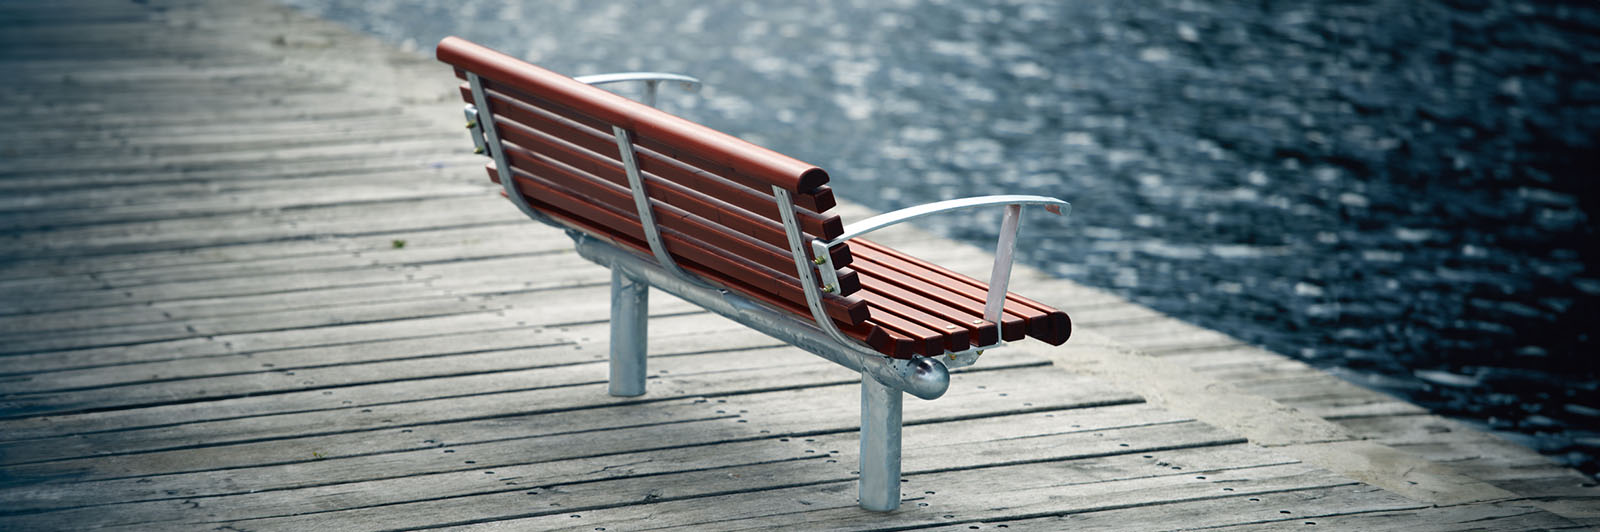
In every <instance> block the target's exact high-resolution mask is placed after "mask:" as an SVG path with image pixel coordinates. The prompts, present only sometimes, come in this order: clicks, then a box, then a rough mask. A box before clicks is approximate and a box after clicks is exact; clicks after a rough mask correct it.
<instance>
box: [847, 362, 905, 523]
mask: <svg viewBox="0 0 1600 532" xmlns="http://www.w3.org/2000/svg"><path fill="white" fill-rule="evenodd" d="M900 399H901V395H900V390H897V389H894V388H891V387H889V386H885V385H883V383H880V382H878V381H877V379H874V378H872V377H870V376H867V375H862V376H861V482H860V484H859V486H858V494H857V495H858V496H859V497H860V499H861V507H862V508H864V509H867V510H872V511H874V512H887V511H891V510H894V509H895V508H899V507H900Z"/></svg>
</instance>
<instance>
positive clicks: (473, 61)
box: [437, 37, 867, 328]
mask: <svg viewBox="0 0 1600 532" xmlns="http://www.w3.org/2000/svg"><path fill="white" fill-rule="evenodd" d="M437 54H438V58H439V60H440V61H443V62H445V63H448V64H450V65H452V66H454V67H455V68H456V75H457V77H460V78H461V79H463V80H465V79H467V73H468V72H471V73H473V74H476V75H477V76H478V77H479V78H480V80H481V83H482V84H483V88H484V94H485V99H486V100H487V101H483V102H479V101H474V98H473V91H472V89H471V87H470V86H469V85H468V84H466V83H463V84H462V85H461V94H462V97H463V99H464V100H465V101H466V102H468V103H471V104H473V105H474V106H476V107H477V109H478V112H479V113H491V114H492V117H493V120H492V121H493V123H494V125H495V132H496V133H498V138H499V139H500V141H501V142H500V146H499V148H500V149H502V150H503V154H504V157H505V161H506V164H507V165H508V166H510V167H511V169H510V172H511V175H513V176H514V177H515V179H516V181H515V183H516V185H517V190H519V191H520V192H521V193H522V194H523V195H524V197H525V198H526V199H527V201H528V203H529V206H531V207H533V208H535V209H537V210H539V211H540V212H542V213H544V214H547V215H549V216H551V217H553V218H555V219H557V220H558V221H561V222H563V223H565V224H567V225H570V226H572V227H574V228H577V229H580V230H582V231H585V232H588V233H590V234H592V235H595V236H598V237H602V238H606V239H609V240H611V241H613V242H615V243H617V244H619V245H623V246H626V247H631V248H633V249H635V250H639V251H642V252H643V253H644V254H647V255H648V254H649V253H650V248H649V245H648V243H647V240H646V235H645V231H644V227H643V226H642V225H641V222H640V217H639V214H638V212H637V208H636V207H635V203H634V198H633V192H632V190H631V189H630V188H629V181H628V177H627V174H626V172H625V170H624V166H623V162H622V157H621V151H620V149H619V147H618V142H617V140H616V136H615V134H614V133H613V128H614V127H615V128H621V129H623V130H625V131H626V132H627V133H628V134H629V136H630V137H631V139H632V142H633V146H634V157H635V160H636V161H637V164H638V167H639V170H640V177H641V178H642V180H643V183H644V188H645V189H646V191H647V192H648V195H649V202H650V205H651V209H652V211H653V213H654V218H655V222H656V224H657V226H658V228H659V231H660V236H661V240H662V242H663V244H664V246H665V247H666V249H667V250H668V252H669V253H670V254H671V255H672V259H673V260H674V261H675V262H677V264H678V266H679V267H681V268H682V269H684V270H686V271H688V272H690V273H693V274H695V275H699V276H700V277H702V278H705V279H707V280H710V281H713V282H715V283H717V284H721V285H723V286H726V287H728V288H729V289H732V290H735V291H737V292H740V293H742V294H744V295H746V296H748V297H751V298H753V299H756V300H759V301H762V302H765V303H767V304H770V305H775V306H779V307H783V308H787V309H789V310H791V311H793V312H795V313H796V314H799V315H802V316H809V314H810V313H809V311H807V310H806V303H805V301H806V300H805V295H804V293H803V292H802V291H801V287H800V286H801V285H800V281H799V279H798V277H797V276H796V272H795V262H794V258H793V255H792V254H791V253H790V251H789V243H788V240H787V236H786V234H785V232H784V226H783V223H782V221H781V218H780V215H779V212H778V208H777V203H776V202H775V200H774V194H773V191H772V188H773V187H779V188H782V189H784V190H786V191H788V192H789V195H790V196H791V197H792V198H793V204H794V207H795V209H796V211H795V212H796V215H797V221H798V222H799V225H800V227H801V229H802V230H803V231H804V233H805V234H806V238H807V239H810V238H821V239H824V240H831V239H833V238H834V237H837V236H838V235H839V234H841V233H842V232H843V223H842V222H841V221H840V220H839V217H838V216H837V215H831V214H828V211H829V210H830V209H832V208H833V207H834V205H835V201H834V198H833V191H832V189H830V188H829V187H828V186H827V182H828V174H827V172H824V171H823V170H822V169H820V168H817V167H816V166H813V165H810V164H807V163H804V162H801V161H798V160H795V159H793V158H790V157H787V156H785V155H782V154H779V153H777V152H774V151H772V150H768V149H766V148H762V147H760V146H756V145H754V144H751V143H749V142H745V141H743V140H740V139H738V138H735V137H733V136H731V135H727V134H724V133H721V132H718V131H716V130H713V129H711V128H708V127H705V126H702V125H699V124H696V123H694V122H690V121H688V120H684V119H682V118H679V117H677V116H673V115H671V114H668V113H666V112H663V111H660V110H658V109H655V108H652V107H650V106H647V105H644V104H641V103H638V102H635V101H633V100H629V99H627V98H623V97H621V96H618V95H616V94H613V93H611V92H608V91H606V90H604V89H600V88H596V87H592V86H589V85H586V84H584V83H581V82H578V81H576V80H574V79H572V78H570V77H567V76H563V75H561V74H556V73H554V72H550V71H548V70H545V69H542V68H539V67H536V66H534V65H531V64H528V63H526V62H523V61H520V60H518V59H516V58H513V57H510V56H507V55H505V54H502V53H499V52H496V51H494V50H491V49H489V48H485V47H483V46H480V45H477V44H474V43H471V42H468V41H465V40H462V39H459V38H454V37H451V38H447V39H445V40H444V41H443V42H441V43H439V47H438V52H437ZM491 149H493V147H491ZM501 170H502V169H500V168H496V167H495V165H494V164H493V163H490V165H489V173H490V176H491V178H492V179H495V180H496V181H497V182H498V181H499V180H500V179H505V178H506V175H505V174H504V173H503V172H502V171H501ZM830 260H832V261H834V264H835V265H836V267H838V268H839V286H836V287H833V289H834V290H833V292H832V293H829V294H825V295H824V306H825V308H826V309H827V312H828V314H829V315H830V316H832V317H833V318H834V319H835V320H837V321H838V322H839V323H840V325H842V326H845V327H847V328H848V327H854V326H858V325H861V324H862V323H863V322H864V321H865V320H866V319H867V305H866V303H865V302H864V301H862V300H861V299H860V298H858V297H854V296H852V295H851V294H852V293H853V292H855V291H856V290H857V289H858V288H859V286H860V282H859V280H858V277H857V275H856V274H855V272H853V271H851V270H850V268H849V267H848V264H849V262H850V260H851V257H850V250H849V247H848V246H847V245H840V246H836V247H835V248H834V249H833V252H832V255H831V257H830Z"/></svg>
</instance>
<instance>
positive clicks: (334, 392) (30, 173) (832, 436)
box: [0, 0, 1573, 530]
mask: <svg viewBox="0 0 1600 532" xmlns="http://www.w3.org/2000/svg"><path fill="white" fill-rule="evenodd" d="M156 7H165V8H167V9H166V10H165V11H156V10H154V9H153V8H152V7H150V6H148V5H142V4H140V3H131V2H127V3H115V2H91V1H76V0H75V1H73V2H70V5H67V6H62V5H59V4H52V5H51V6H49V7H45V6H38V5H33V4H26V3H0V27H3V28H4V31H0V64H3V66H4V68H5V69H6V71H8V72H9V73H11V75H9V76H8V77H7V78H6V79H5V80H4V81H0V101H4V102H5V106H4V108H3V109H0V113H3V114H4V115H5V117H6V118H7V120H6V121H5V123H6V124H7V125H6V127H5V128H4V129H0V140H3V142H0V145H3V147H0V150H3V152H0V161H4V162H3V166H0V191H3V192H0V227H3V228H4V238H3V239H0V361H3V362H0V528H4V529H14V530H32V529H81V528H86V527H90V526H120V527H126V528H137V529H155V530H172V529H214V528H222V527H233V528H234V529H240V530H266V529H274V530H306V529H323V528H338V529H374V530H391V529H416V528H444V527H452V526H462V527H466V528H496V527H498V528H505V529H519V530H521V529H532V530H543V529H555V528H571V529H575V530H633V529H642V528H672V527H681V528H685V529H693V530H706V529H736V528H804V529H881V528H895V529H910V528H918V529H921V528H929V529H935V530H970V529H982V530H990V529H998V528H1014V529H1060V528H1067V527H1073V528H1088V529H1127V530H1155V529H1175V528H1200V527H1236V528H1239V529H1252V530H1253V529H1269V528H1280V527H1287V528H1294V527H1305V526H1311V524H1312V523H1315V524H1316V525H1323V526H1326V525H1335V526H1343V527H1346V528H1351V529H1378V528H1381V529H1398V528H1429V527H1438V528H1453V527H1467V526H1471V527H1477V526H1483V527H1490V528H1495V529H1502V528H1503V529H1522V528H1539V527H1549V528H1559V527H1566V526H1573V525H1572V523H1571V522H1570V521H1568V520H1566V519H1564V518H1562V517H1559V516H1556V515H1554V514H1550V513H1545V512H1542V511H1539V510H1537V509H1534V508H1530V507H1527V506H1526V505H1522V504H1517V503H1516V501H1500V502H1495V501H1490V502H1487V503H1476V504H1468V505H1460V506H1453V507H1434V505H1433V504H1431V503H1427V502H1419V501H1418V500H1415V499H1413V498H1409V497H1406V496H1402V495H1398V494H1395V493H1393V492H1390V491H1386V490H1384V489H1380V488H1377V487H1374V486H1372V485H1369V484H1366V483H1362V482H1358V481H1355V480H1351V479H1350V478H1348V477H1346V476H1343V475H1341V474H1338V473H1334V472H1330V471H1328V470H1327V469H1325V468H1323V467H1320V466H1318V465H1314V464H1310V463H1306V462H1304V461H1301V460H1298V459H1296V458H1293V457H1290V456H1287V455H1284V454H1280V453H1279V452H1277V451H1274V450H1271V449H1266V448H1263V447H1260V446H1257V445H1254V444H1251V443H1248V442H1247V441H1246V438H1245V437H1243V436H1241V435H1239V434H1236V433H1234V432H1232V431H1229V430H1224V429H1221V428H1217V427H1216V426H1214V425H1213V424H1208V423H1205V422H1201V421H1197V420H1196V419H1194V417H1193V416H1190V415H1185V414H1182V413H1178V412H1175V411H1174V410H1173V409H1171V408H1166V407H1163V406H1161V405H1156V404H1151V403H1148V402H1146V401H1145V399H1144V398H1142V397H1141V396H1140V395H1139V394H1136V393H1132V392H1130V391H1127V390H1124V389H1122V387H1119V386H1118V385H1116V384H1115V383H1113V382H1109V381H1107V380H1105V379H1102V378H1096V377H1092V376H1085V375H1082V374H1077V373H1069V372H1066V371H1061V370H1060V369H1058V368H1055V367H1052V366H1053V363H1052V358H1053V357H1052V356H1049V355H1048V353H1045V352H1043V351H1041V350H1040V349H1017V350H1002V351H1000V352H997V353H994V354H991V355H987V356H985V357H984V360H982V361H981V362H980V363H979V364H978V365H977V366H976V367H975V368H973V369H971V370H968V371H960V372H957V374H956V375H954V377H953V379H952V381H953V384H952V386H951V390H950V392H949V393H948V394H947V395H946V396H945V397H944V398H942V399H940V400H938V401H934V402H925V401H920V400H915V399H910V400H908V401H907V402H906V405H905V419H906V425H907V426H906V428H905V434H904V440H905V460H906V461H905V472H906V475H905V482H904V484H903V488H904V489H903V497H904V506H903V507H902V509H901V510H899V511H897V512H894V513H891V514H875V513H870V512H865V511H862V510H860V509H858V508H857V507H856V501H855V472H854V471H853V469H854V467H855V464H856V459H857V457H856V454H855V453H856V447H855V445H856V430H857V427H856V422H857V420H858V418H857V416H856V411H857V410H856V409H857V408H858V401H859V398H858V396H857V391H858V382H859V381H858V377H857V376H856V374H855V373H853V372H850V371H848V370H844V369H841V368H839V367H837V366H834V365H832V364H830V363H827V362H825V361H822V360H820V359H817V358H815V357H813V356H810V355H807V354H804V353H802V352H799V351H798V350H795V349H792V348H788V347H785V346H782V345H779V344H778V343H777V342H776V341H774V340H771V339H769V338H767V337H764V336H761V335H760V334H758V333H754V332H751V331H749V330H747V329H744V328H743V327H741V326H738V325H736V324H734V323H731V322H729V321H727V320H724V319H722V318H718V317H716V316H713V315H710V314H707V313H705V312H704V311H701V310H700V309H698V308H695V307H693V306H691V305H688V304H685V303H683V302H681V301H677V300H675V299H673V298H671V297H666V296H664V295H663V296H658V297H655V298H652V301H651V304H652V306H651V309H650V315H651V331H652V333H651V335H652V336H651V358H652V360H651V375H650V378H649V381H648V385H647V388H648V393H647V394H646V395H645V396H643V397H639V398H613V397H609V396H608V395H607V394H606V392H605V388H606V384H605V379H606V365H605V362H604V360H605V353H606V352H607V345H606V342H607V334H606V330H607V329H606V328H607V322H606V320H607V317H608V304H609V299H608V297H607V290H608V280H609V277H608V273H607V272H606V270H604V269H602V268H599V267H596V266H593V265H591V264H589V263H588V262H587V261H584V260H582V259H580V258H579V257H577V256H576V255H575V254H574V253H573V252H572V250H571V243H570V241H569V240H567V239H566V237H565V236H563V235H561V234H559V233H558V232H556V231H554V230H551V229H548V228H545V227H542V226H539V225H537V224H534V223H532V222H529V221H526V220H525V219H524V218H522V216H521V215H520V214H518V213H517V212H516V211H515V209H513V208H510V206H509V205H507V204H506V203H505V202H504V200H503V199H501V198H499V197H498V196H497V195H495V194H494V193H493V189H492V188H491V185H489V184H488V183H486V182H482V181H483V179H482V177H481V167H480V166H479V165H480V162H479V159H478V158H476V157H474V156H472V155H471V154H470V153H468V152H467V150H465V149H464V146H463V144H464V142H465V140H464V137H463V136H462V135H461V133H460V130H459V127H460V126H459V124H457V123H455V122H454V119H455V117H456V116H458V115H459V107H458V106H457V105H456V104H452V103H450V102H451V97H452V96H453V94H452V93H451V90H452V83H451V82H450V80H449V79H448V69H447V68H444V67H442V66H440V65H436V64H431V63H429V62H427V61H426V60H423V59H420V58H416V59H413V60H411V61H410V62H407V61H397V60H394V59H393V57H392V56H391V55H384V54H393V53H392V52H390V51H388V50H387V49H385V48H383V47H381V46H379V45H376V44H374V43H372V42H369V41H367V40H365V39H364V38H361V37H357V36H354V35H351V34H349V33H348V32H345V31H344V30H339V29H337V28H334V27H332V26H331V25H327V24H318V23H315V22H312V21H304V20H300V19H298V18H297V17H298V15H294V14H292V13H289V12H287V11H286V10H284V9H282V8H279V7H276V6H272V5H270V4H265V3H255V2H243V3H239V4H237V5H231V6H226V7H224V6H216V5H203V4H202V5H199V6H194V5H188V4H185V3H175V4H170V5H165V6H162V5H158V6H156ZM289 22H295V24H289ZM307 43H309V44H307ZM297 47H299V48H297ZM319 47H320V48H319ZM329 47H331V48H334V49H337V50H338V51H339V53H328V52H319V51H318V50H322V49H327V48H329ZM307 50H309V51H307ZM363 54H367V55H363ZM284 55H289V56H296V57H301V58H302V59H304V58H307V57H309V58H310V59H307V60H306V61H307V63H300V64H299V65H300V66H298V67H297V66H294V65H288V64H286V62H285V61H283V60H282V56H284ZM378 56H382V57H383V58H384V59H385V60H384V61H370V60H365V59H370V57H378ZM304 64H312V65H316V66H318V67H321V68H325V69H326V71H312V70H308V69H305V68H303V65H304ZM372 65H382V66H381V67H374V66H372ZM358 68H373V69H375V71H377V72H378V74H376V75H373V76H371V77H370V79H372V80H373V81H372V83H373V85H371V86H369V85H356V86H348V85H346V84H345V83H341V82H339V81H337V80H340V79H346V78H342V77H341V73H348V72H351V71H353V70H354V69H358ZM418 72H427V73H429V74H430V75H434V76H435V77H436V78H438V82H439V83H437V86H432V85H429V84H427V83H420V82H415V81H414V80H413V79H412V78H409V77H407V76H412V75H414V74H415V73H418ZM417 79H422V78H417ZM393 80H403V81H406V82H405V83H385V81H393ZM44 124H48V127H40V126H42V125H44ZM853 209H855V211H857V212H858V213H859V212H860V211H861V210H860V209H859V208H853ZM847 214H848V213H847ZM852 218H859V214H857V215H852ZM930 238H931V237H928V236H926V235H922V234H920V233H916V232H902V233H899V234H898V235H890V236H886V237H884V238H883V240H884V241H887V242H893V243H904V244H907V245H912V246H916V245H923V246H936V247H948V245H947V244H945V243H942V241H935V240H930ZM896 239H898V240H899V241H898V242H896ZM1059 303H1061V304H1064V305H1067V306H1066V308H1067V309H1068V310H1072V309H1074V308H1085V309H1099V310H1100V312H1099V313H1098V314H1096V313H1090V315H1098V316H1102V320H1103V322H1104V323H1107V324H1111V325H1113V326H1115V324H1116V323H1118V321H1117V319H1116V318H1115V316H1116V315H1117V312H1123V310H1119V309H1123V308H1124V307H1123V306H1125V305H1126V303H1124V302H1120V301H1119V300H1115V299H1114V298H1109V297H1108V296H1107V297H1099V296H1095V295H1094V293H1091V292H1085V293H1083V294H1082V297H1081V298H1080V299H1077V300H1074V301H1061V302H1059ZM1127 308H1128V309H1129V310H1126V312H1130V313H1134V314H1137V312H1138V311H1137V309H1134V308H1133V307H1131V306H1127ZM1074 314H1075V315H1077V314H1076V312H1074ZM1089 326H1090V327H1092V326H1093V324H1092V323H1090V324H1089ZM1067 349H1079V350H1081V352H1083V353H1089V352H1090V351H1092V350H1094V349H1098V348H1097V347H1095V346H1093V345H1089V346H1080V347H1076V348H1074V347H1072V344H1071V343H1069V344H1068V346H1067ZM1468 523H1470V524H1468Z"/></svg>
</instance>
